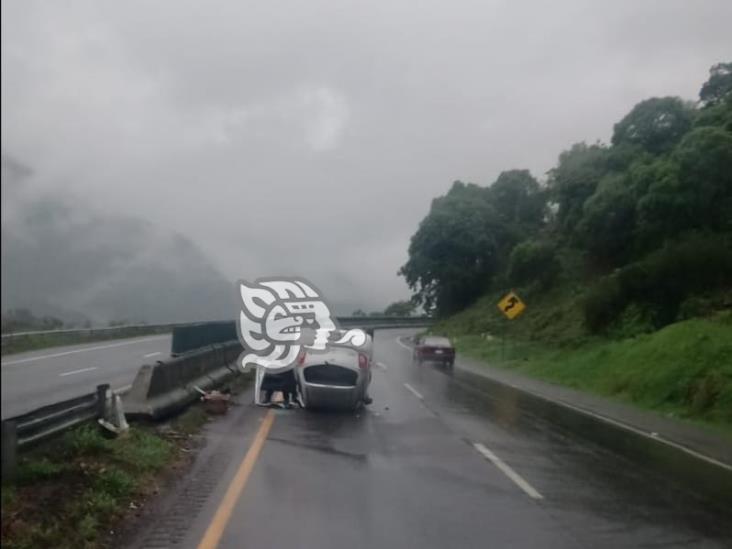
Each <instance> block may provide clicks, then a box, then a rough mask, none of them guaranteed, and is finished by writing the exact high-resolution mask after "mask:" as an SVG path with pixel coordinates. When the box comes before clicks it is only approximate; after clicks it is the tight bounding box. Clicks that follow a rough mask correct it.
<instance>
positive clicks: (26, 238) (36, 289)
mask: <svg viewBox="0 0 732 549" xmlns="http://www.w3.org/2000/svg"><path fill="white" fill-rule="evenodd" d="M2 190H3V196H2V198H3V200H2V202H3V212H2V213H3V215H2V219H3V221H2V302H3V313H5V312H6V311H8V310H10V309H29V310H30V311H31V312H32V313H33V314H35V315H36V316H50V317H56V318H58V319H60V320H62V321H64V323H65V324H67V325H68V324H76V325H78V324H81V323H83V322H86V321H90V322H92V323H94V324H99V323H105V324H106V323H107V322H110V321H117V322H133V323H134V322H148V323H155V322H176V321H193V320H207V319H221V318H231V317H232V315H233V312H234V311H233V310H231V303H232V297H231V296H232V295H233V294H232V293H233V291H234V290H233V284H231V283H230V282H228V281H227V280H226V279H225V278H224V277H223V276H222V275H221V274H220V273H219V272H218V271H217V270H216V268H215V267H214V266H213V265H212V264H211V262H210V260H209V259H208V258H207V257H206V255H205V254H204V253H203V251H202V250H200V249H199V248H198V247H197V246H196V245H195V244H194V243H193V242H192V241H190V240H189V239H188V238H186V237H185V236H183V235H180V234H174V233H170V232H166V231H164V230H162V229H160V228H159V227H156V226H155V225H154V224H152V223H149V222H146V221H144V220H141V219H138V218H135V217H133V216H127V215H125V214H124V213H120V214H117V215H108V214H104V215H102V214H101V213H99V212H96V211H94V210H93V209H92V208H90V207H88V206H87V205H86V204H85V203H84V201H83V200H82V199H80V198H79V197H76V196H72V195H68V194H64V195H61V194H59V193H54V192H53V191H49V190H46V189H45V188H44V187H42V186H40V185H37V184H36V181H35V175H34V173H33V170H32V169H30V168H28V167H26V166H24V165H23V164H22V163H20V162H18V161H17V160H14V159H13V158H10V157H8V156H6V155H3V158H2ZM4 318H5V316H4Z"/></svg>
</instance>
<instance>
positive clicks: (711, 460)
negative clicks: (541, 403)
mask: <svg viewBox="0 0 732 549" xmlns="http://www.w3.org/2000/svg"><path fill="white" fill-rule="evenodd" d="M519 390H521V391H526V390H525V389H519ZM526 392H527V393H530V394H531V395H533V396H536V397H539V398H542V399H544V400H549V399H547V398H546V397H543V396H541V395H539V394H537V393H532V392H530V391H526ZM549 402H554V403H556V404H560V405H562V406H564V407H566V408H569V409H571V410H576V411H577V412H580V413H583V414H587V415H590V416H592V417H594V418H595V419H599V420H600V421H604V422H605V423H609V424H611V425H615V426H616V427H620V428H621V429H626V430H628V431H631V432H633V433H636V434H638V435H642V436H644V437H646V438H650V439H651V440H657V441H659V442H662V443H664V444H668V445H669V446H671V447H673V448H676V449H677V450H682V451H683V452H686V453H687V454H689V455H691V456H694V457H695V458H698V459H702V460H704V461H706V462H708V463H711V464H713V465H717V466H719V467H722V468H724V469H727V470H728V471H732V465H728V464H726V463H724V462H722V461H719V460H716V459H714V458H712V457H709V456H705V455H704V454H700V453H699V452H697V451H695V450H692V449H691V448H687V447H686V446H683V445H682V444H679V443H677V442H673V441H672V440H668V439H666V438H663V437H661V436H660V435H659V434H658V433H648V432H646V431H643V430H641V429H638V428H637V427H633V426H632V425H628V424H627V423H623V422H622V421H617V420H615V419H612V418H609V417H607V416H603V415H602V414H598V413H596V412H593V411H591V410H587V409H586V408H580V407H579V406H575V405H573V404H569V403H568V402H564V401H563V400H549Z"/></svg>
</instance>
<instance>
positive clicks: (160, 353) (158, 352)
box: [142, 351, 163, 358]
mask: <svg viewBox="0 0 732 549" xmlns="http://www.w3.org/2000/svg"><path fill="white" fill-rule="evenodd" d="M162 354H163V353H162V352H160V351H155V352H154V353H147V354H146V355H142V358H150V357H151V356H158V355H162Z"/></svg>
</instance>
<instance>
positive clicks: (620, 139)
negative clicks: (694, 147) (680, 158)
mask: <svg viewBox="0 0 732 549" xmlns="http://www.w3.org/2000/svg"><path fill="white" fill-rule="evenodd" d="M693 119H694V109H693V108H692V107H691V106H689V105H688V104H687V103H685V102H683V101H682V100H681V99H679V98H678V97H652V98H651V99H646V100H645V101H641V102H640V103H638V104H637V105H636V106H635V107H633V109H632V110H631V111H630V112H629V113H628V114H627V115H625V117H624V118H623V119H622V120H621V121H620V122H618V123H617V124H615V126H614V127H613V138H612V143H613V145H623V144H627V145H638V146H640V147H642V148H643V149H644V150H646V151H648V152H650V153H653V154H660V153H663V152H666V151H668V150H670V149H671V148H672V147H673V146H674V145H675V144H676V143H678V142H679V140H681V138H682V137H683V136H684V134H685V133H686V132H688V131H689V129H690V128H691V124H692V121H693Z"/></svg>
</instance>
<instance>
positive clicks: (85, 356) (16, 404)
mask: <svg viewBox="0 0 732 549" xmlns="http://www.w3.org/2000/svg"><path fill="white" fill-rule="evenodd" d="M170 339H171V336H170V335H169V334H166V335H155V336H145V337H139V338H132V339H116V340H110V341H96V342H94V343H89V344H85V345H71V346H64V347H53V348H48V349H42V350H39V351H32V352H28V353H18V354H13V355H8V356H5V357H3V359H2V361H1V362H0V372H1V374H2V417H3V419H5V418H7V417H12V416H15V415H18V414H22V413H24V412H28V411H30V410H34V409H36V408H39V407H41V406H44V405H46V404H53V403H55V402H59V401H62V400H65V399H68V398H72V397H75V396H79V395H83V394H86V393H91V392H93V391H94V389H95V387H96V386H97V385H99V384H101V383H109V384H110V385H111V386H112V388H114V389H117V388H120V387H123V386H125V385H129V384H130V383H132V380H133V379H134V377H135V374H136V373H137V370H138V369H139V368H140V366H141V365H142V364H144V363H145V362H154V361H155V360H161V359H163V358H165V357H167V356H169V355H170Z"/></svg>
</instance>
